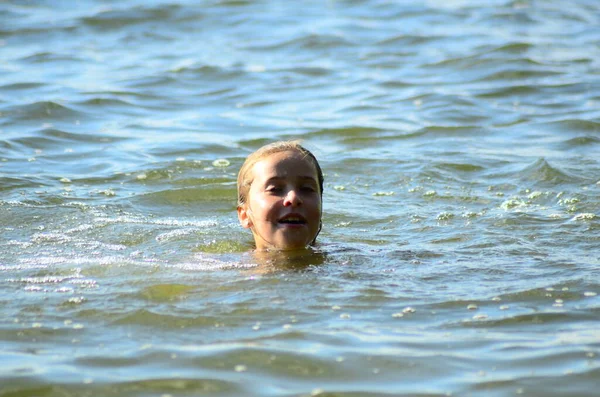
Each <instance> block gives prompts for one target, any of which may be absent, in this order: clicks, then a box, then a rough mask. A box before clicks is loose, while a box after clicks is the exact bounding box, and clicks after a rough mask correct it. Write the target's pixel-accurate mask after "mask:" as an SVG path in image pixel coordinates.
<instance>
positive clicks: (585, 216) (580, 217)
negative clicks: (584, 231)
mask: <svg viewBox="0 0 600 397" xmlns="http://www.w3.org/2000/svg"><path fill="white" fill-rule="evenodd" d="M595 218H596V214H592V213H582V214H577V215H575V217H574V218H573V220H575V221H584V220H585V221H588V220H592V219H595Z"/></svg>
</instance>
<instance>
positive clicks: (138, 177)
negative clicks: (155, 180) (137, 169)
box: [135, 174, 148, 181]
mask: <svg viewBox="0 0 600 397" xmlns="http://www.w3.org/2000/svg"><path fill="white" fill-rule="evenodd" d="M147 178H148V175H146V174H138V175H137V176H136V177H135V179H137V180H138V181H143V180H145V179H147Z"/></svg>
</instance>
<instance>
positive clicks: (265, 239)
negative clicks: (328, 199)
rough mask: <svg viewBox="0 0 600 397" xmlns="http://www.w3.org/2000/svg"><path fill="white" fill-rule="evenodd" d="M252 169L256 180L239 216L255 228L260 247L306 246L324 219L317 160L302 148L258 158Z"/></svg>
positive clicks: (284, 248)
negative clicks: (315, 164) (314, 163)
mask: <svg viewBox="0 0 600 397" xmlns="http://www.w3.org/2000/svg"><path fill="white" fill-rule="evenodd" d="M251 172H252V176H253V180H252V184H251V185H250V191H249V192H248V197H247V200H246V203H244V205H243V206H241V207H240V208H238V218H239V220H240V223H241V224H242V226H243V227H245V228H249V229H251V230H252V234H253V235H254V241H255V243H256V249H257V250H265V249H277V250H297V249H302V248H306V247H307V246H308V245H309V244H310V243H312V241H313V240H314V239H315V237H316V236H317V233H318V232H319V225H320V222H321V192H320V191H319V182H318V177H317V170H316V169H315V166H314V165H313V163H312V162H311V161H310V160H309V159H307V158H304V155H303V154H301V153H299V152H295V151H286V152H279V153H273V154H271V155H269V156H267V157H265V158H263V159H262V160H260V161H258V162H257V163H256V164H254V166H253V167H252V170H251Z"/></svg>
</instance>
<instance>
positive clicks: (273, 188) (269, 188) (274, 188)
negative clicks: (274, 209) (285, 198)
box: [265, 186, 283, 194]
mask: <svg viewBox="0 0 600 397" xmlns="http://www.w3.org/2000/svg"><path fill="white" fill-rule="evenodd" d="M265 190H266V191H267V192H268V193H272V194H279V193H281V192H282V191H283V188H281V187H279V186H267V188H266V189H265Z"/></svg>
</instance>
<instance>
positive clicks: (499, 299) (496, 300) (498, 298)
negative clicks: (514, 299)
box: [492, 296, 502, 302]
mask: <svg viewBox="0 0 600 397" xmlns="http://www.w3.org/2000/svg"><path fill="white" fill-rule="evenodd" d="M492 300H493V301H494V302H498V301H501V300H502V298H500V297H499V296H494V297H493V298H492Z"/></svg>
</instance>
